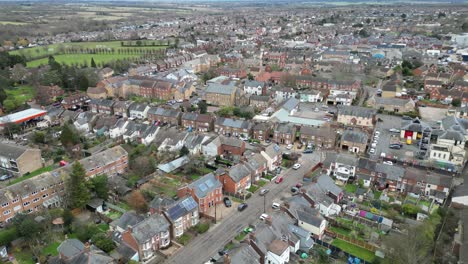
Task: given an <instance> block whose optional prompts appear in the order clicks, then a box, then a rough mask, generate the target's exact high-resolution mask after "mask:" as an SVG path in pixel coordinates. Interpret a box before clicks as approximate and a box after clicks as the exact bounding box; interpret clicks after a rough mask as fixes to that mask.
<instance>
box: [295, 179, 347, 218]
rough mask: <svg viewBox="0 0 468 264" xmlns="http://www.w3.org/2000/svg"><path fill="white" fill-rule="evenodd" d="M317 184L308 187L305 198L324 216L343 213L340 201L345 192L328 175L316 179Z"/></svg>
mask: <svg viewBox="0 0 468 264" xmlns="http://www.w3.org/2000/svg"><path fill="white" fill-rule="evenodd" d="M316 183H317V184H312V185H310V186H307V187H306V188H305V189H306V193H304V194H303V196H304V197H305V198H306V200H308V201H310V202H311V205H312V206H313V207H314V208H316V209H317V210H318V211H319V212H320V213H321V214H322V215H324V216H331V215H337V214H339V213H340V212H341V206H340V205H338V203H339V201H340V200H341V199H342V198H343V196H344V192H343V190H342V189H341V188H340V187H338V186H337V185H336V184H335V182H334V181H333V180H332V178H330V176H328V175H326V174H322V175H320V176H319V177H318V178H317V179H316Z"/></svg>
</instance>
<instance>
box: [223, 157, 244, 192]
mask: <svg viewBox="0 0 468 264" xmlns="http://www.w3.org/2000/svg"><path fill="white" fill-rule="evenodd" d="M219 180H220V181H221V183H222V184H223V189H224V191H225V192H229V193H245V191H246V190H247V189H248V188H250V186H251V183H252V171H251V170H250V169H249V168H248V167H247V166H246V165H245V164H242V163H239V164H237V165H234V166H232V167H231V169H230V170H229V172H228V173H226V174H223V175H221V176H220V177H219Z"/></svg>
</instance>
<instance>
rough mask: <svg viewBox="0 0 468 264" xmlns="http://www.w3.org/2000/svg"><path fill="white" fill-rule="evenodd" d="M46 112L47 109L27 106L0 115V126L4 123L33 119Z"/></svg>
mask: <svg viewBox="0 0 468 264" xmlns="http://www.w3.org/2000/svg"><path fill="white" fill-rule="evenodd" d="M45 114H47V111H45V110H41V109H35V108H29V109H26V110H23V111H20V112H17V113H13V114H9V115H6V116H2V117H0V126H1V125H4V124H6V123H11V122H15V123H17V124H19V123H22V122H24V121H28V120H31V119H34V118H36V117H39V116H43V115H45Z"/></svg>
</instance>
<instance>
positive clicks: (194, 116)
mask: <svg viewBox="0 0 468 264" xmlns="http://www.w3.org/2000/svg"><path fill="white" fill-rule="evenodd" d="M213 122H214V117H213V116H212V115H209V114H199V113H195V112H191V113H190V112H185V113H184V114H182V127H183V128H185V129H192V130H193V131H202V132H208V131H212V130H213Z"/></svg>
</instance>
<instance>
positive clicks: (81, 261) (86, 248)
mask: <svg viewBox="0 0 468 264" xmlns="http://www.w3.org/2000/svg"><path fill="white" fill-rule="evenodd" d="M57 252H58V254H59V256H58V259H57V260H50V262H51V263H64V264H72V263H73V264H87V263H102V264H111V263H112V264H113V263H117V262H116V261H115V260H114V259H113V258H112V257H110V256H109V255H107V254H106V253H105V252H104V251H102V250H100V249H99V248H97V247H95V246H94V245H90V244H89V243H86V244H83V243H82V242H81V241H79V240H78V239H76V238H72V239H67V240H65V241H63V242H62V243H61V244H60V245H59V246H58V248H57Z"/></svg>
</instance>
